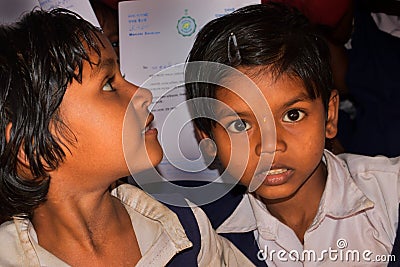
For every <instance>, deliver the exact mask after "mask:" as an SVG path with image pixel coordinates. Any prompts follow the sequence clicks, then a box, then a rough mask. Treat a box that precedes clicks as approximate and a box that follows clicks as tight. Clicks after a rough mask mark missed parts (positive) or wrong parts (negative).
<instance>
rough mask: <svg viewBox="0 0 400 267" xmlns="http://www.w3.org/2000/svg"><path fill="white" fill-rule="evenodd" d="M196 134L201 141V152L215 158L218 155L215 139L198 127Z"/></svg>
mask: <svg viewBox="0 0 400 267" xmlns="http://www.w3.org/2000/svg"><path fill="white" fill-rule="evenodd" d="M195 134H196V138H197V139H198V141H199V146H200V150H201V152H202V153H205V155H206V156H208V157H211V158H215V156H216V155H217V146H216V145H215V142H214V140H212V139H211V138H210V136H209V135H208V134H206V133H205V132H203V131H201V130H199V129H197V128H196V127H195Z"/></svg>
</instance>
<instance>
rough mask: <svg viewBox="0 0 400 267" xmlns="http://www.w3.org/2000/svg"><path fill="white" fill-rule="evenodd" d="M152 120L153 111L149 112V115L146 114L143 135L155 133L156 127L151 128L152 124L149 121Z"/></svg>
mask: <svg viewBox="0 0 400 267" xmlns="http://www.w3.org/2000/svg"><path fill="white" fill-rule="evenodd" d="M153 120H154V115H153V113H149V115H148V116H147V120H146V126H145V127H144V129H143V130H142V134H143V135H148V134H154V133H157V129H155V128H152V126H151V123H152V122H153Z"/></svg>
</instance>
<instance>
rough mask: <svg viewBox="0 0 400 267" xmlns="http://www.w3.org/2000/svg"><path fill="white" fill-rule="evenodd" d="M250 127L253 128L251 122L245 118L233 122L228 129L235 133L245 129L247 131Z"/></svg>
mask: <svg viewBox="0 0 400 267" xmlns="http://www.w3.org/2000/svg"><path fill="white" fill-rule="evenodd" d="M250 128H251V126H250V124H248V123H247V122H246V121H244V120H235V121H233V122H231V123H230V124H229V125H228V127H227V129H228V130H229V131H230V132H233V133H240V132H243V131H247V130H249V129H250Z"/></svg>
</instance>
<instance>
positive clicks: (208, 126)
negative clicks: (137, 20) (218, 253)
mask: <svg viewBox="0 0 400 267" xmlns="http://www.w3.org/2000/svg"><path fill="white" fill-rule="evenodd" d="M187 61H188V63H187V68H186V78H187V83H186V88H187V98H188V100H190V101H192V103H193V105H191V106H190V110H191V112H192V114H193V118H194V124H195V127H196V129H197V131H198V134H199V136H201V137H202V138H203V139H204V140H208V144H207V142H202V145H203V146H205V148H204V150H205V152H206V153H207V154H209V155H210V156H213V155H214V154H216V156H217V158H218V160H219V161H220V162H221V165H222V166H223V167H224V173H228V174H229V175H231V176H232V177H234V178H235V179H236V180H239V182H240V183H242V184H244V185H246V186H247V187H250V190H249V191H248V192H247V193H246V194H245V195H244V196H243V199H242V200H241V201H240V203H239V204H238V205H237V208H236V209H235V210H234V211H233V212H232V213H231V215H230V216H229V217H228V218H226V220H225V221H224V222H222V223H221V225H220V226H219V227H218V228H217V232H218V233H220V234H223V235H225V236H227V237H228V238H229V236H230V234H240V233H246V232H251V233H253V240H254V241H255V242H256V243H257V245H258V248H259V251H258V253H257V255H247V256H248V257H249V258H252V259H253V262H254V263H255V264H257V265H260V266H265V263H267V264H268V266H304V265H305V266H315V265H324V266H327V265H329V266H330V265H340V266H343V265H347V266H360V265H365V264H367V265H368V264H371V265H374V266H376V265H377V264H378V265H381V264H383V265H386V264H387V262H388V261H389V260H393V258H390V257H386V259H384V260H383V261H384V262H383V263H382V262H380V263H377V261H375V260H379V257H380V256H381V257H385V256H387V255H390V253H391V250H392V247H393V242H394V239H395V235H396V229H397V225H398V206H399V180H400V179H399V178H400V172H399V171H400V158H392V159H390V158H386V157H381V156H380V157H365V156H359V155H351V154H342V155H339V156H335V155H334V154H333V153H331V152H329V151H328V150H325V149H324V148H325V141H326V139H331V138H333V137H334V136H335V135H336V132H337V114H338V104H339V99H338V93H337V90H334V89H333V88H332V76H331V70H330V65H329V50H328V48H327V46H326V44H325V41H324V40H323V38H322V37H321V36H320V35H319V34H318V32H316V31H315V30H314V29H313V28H312V26H311V25H310V24H309V23H308V21H307V19H306V18H305V17H304V16H303V15H302V14H300V13H299V12H298V11H297V10H295V9H292V8H290V7H287V6H285V5H283V4H278V3H273V2H269V3H267V4H265V5H252V6H247V7H243V8H241V9H238V10H236V11H234V12H233V13H231V14H229V15H226V16H223V17H220V18H217V19H215V20H213V21H211V22H209V23H208V24H206V25H205V26H204V27H203V28H202V29H201V30H200V32H199V33H198V35H197V37H196V40H195V43H194V45H193V47H192V49H191V51H190V54H189V56H188V60H187ZM210 62H211V63H218V64H221V65H224V66H225V67H215V68H214V69H213V67H212V66H213V64H210ZM196 64H197V65H196ZM198 64H200V65H202V64H203V65H204V66H198ZM229 68H234V69H235V70H236V71H240V72H242V73H243V75H242V76H246V78H247V79H251V81H252V82H253V83H254V84H255V85H256V86H253V87H251V83H249V82H248V81H242V80H246V79H244V78H243V77H240V75H237V74H235V73H234V71H232V70H229ZM207 75H211V76H212V78H211V79H209V80H208V81H210V80H212V82H204V81H207ZM196 81H199V82H196ZM243 85H245V86H243ZM230 86H231V87H230ZM257 95H258V97H257ZM197 98H203V99H204V98H206V99H215V100H216V101H208V100H207V101H208V103H207V104H204V103H201V102H193V100H195V99H197ZM261 98H265V100H266V102H264V103H265V104H264V105H263V106H264V109H261V105H262V104H260V103H261V102H260V99H261ZM203 101H206V100H203ZM188 102H189V101H188ZM371 127H373V125H371ZM210 140H212V142H211V141H210ZM246 142H247V143H246ZM205 144H206V145H205ZM366 145H368V144H366ZM210 220H211V221H213V220H214V219H213V218H210ZM231 236H233V235H231ZM230 239H231V241H232V242H235V244H237V245H238V247H241V249H242V251H243V252H244V253H246V250H247V248H246V247H245V246H243V244H242V243H241V242H243V240H242V239H241V238H240V237H236V238H230ZM257 258H258V259H257ZM254 259H256V260H254ZM381 260H382V258H381Z"/></svg>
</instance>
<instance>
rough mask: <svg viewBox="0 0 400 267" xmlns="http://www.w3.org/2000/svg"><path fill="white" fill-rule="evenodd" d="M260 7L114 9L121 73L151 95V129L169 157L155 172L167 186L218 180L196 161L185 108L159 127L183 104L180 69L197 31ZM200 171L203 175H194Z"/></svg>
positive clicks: (167, 1)
mask: <svg viewBox="0 0 400 267" xmlns="http://www.w3.org/2000/svg"><path fill="white" fill-rule="evenodd" d="M259 3H261V1H255V0H218V1H216V0H202V1H197V0H137V1H125V2H120V3H119V7H118V8H119V27H120V62H121V71H122V73H124V74H125V75H126V79H127V80H129V81H130V82H132V83H134V84H136V85H140V86H142V87H145V88H148V89H150V90H151V91H152V93H153V97H154V101H153V105H152V107H151V110H152V112H153V114H154V116H155V127H156V128H157V129H158V130H159V140H160V141H161V144H162V146H163V149H164V153H165V154H166V155H167V156H168V159H167V157H164V159H163V161H162V162H161V164H160V165H159V167H158V169H159V171H160V172H161V174H162V175H163V177H165V178H167V179H168V180H182V179H192V180H208V181H214V180H215V179H216V178H217V177H218V176H219V174H218V172H217V171H216V170H210V169H207V166H206V165H204V163H203V161H202V160H201V158H199V157H200V153H199V149H198V144H197V141H196V139H195V137H194V134H193V127H192V125H191V123H187V124H186V125H185V127H183V128H182V127H181V124H182V121H183V122H187V121H188V120H189V118H190V116H189V112H188V110H187V108H186V107H184V106H183V107H182V106H181V107H180V109H179V111H178V112H176V110H175V114H174V115H176V113H179V115H180V116H179V118H178V117H174V118H173V119H169V120H168V121H167V124H165V125H163V123H164V121H165V119H166V118H167V117H168V116H170V115H171V110H174V109H175V107H176V105H178V104H179V103H182V102H184V101H185V100H186V98H185V90H184V87H183V86H180V85H183V81H184V78H183V63H184V62H185V60H186V57H187V55H188V53H189V50H190V49H191V46H192V44H193V42H194V39H195V36H196V34H197V33H198V31H199V29H200V28H201V27H202V26H204V25H205V24H206V23H207V22H208V21H210V20H212V19H214V18H217V17H220V16H223V15H225V14H227V13H231V12H232V11H234V10H235V9H237V8H239V7H242V6H246V5H250V4H259ZM177 64H178V65H179V64H180V65H179V66H176V65H177ZM171 66H176V67H174V68H171ZM160 71H161V73H159V74H158V75H154V74H156V73H158V72H160ZM181 128H182V129H181ZM178 130H180V131H178ZM177 135H178V136H179V137H177ZM174 165H175V166H174ZM182 169H185V171H182ZM199 169H203V171H201V172H199V171H197V170H199ZM193 170H196V171H193Z"/></svg>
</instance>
